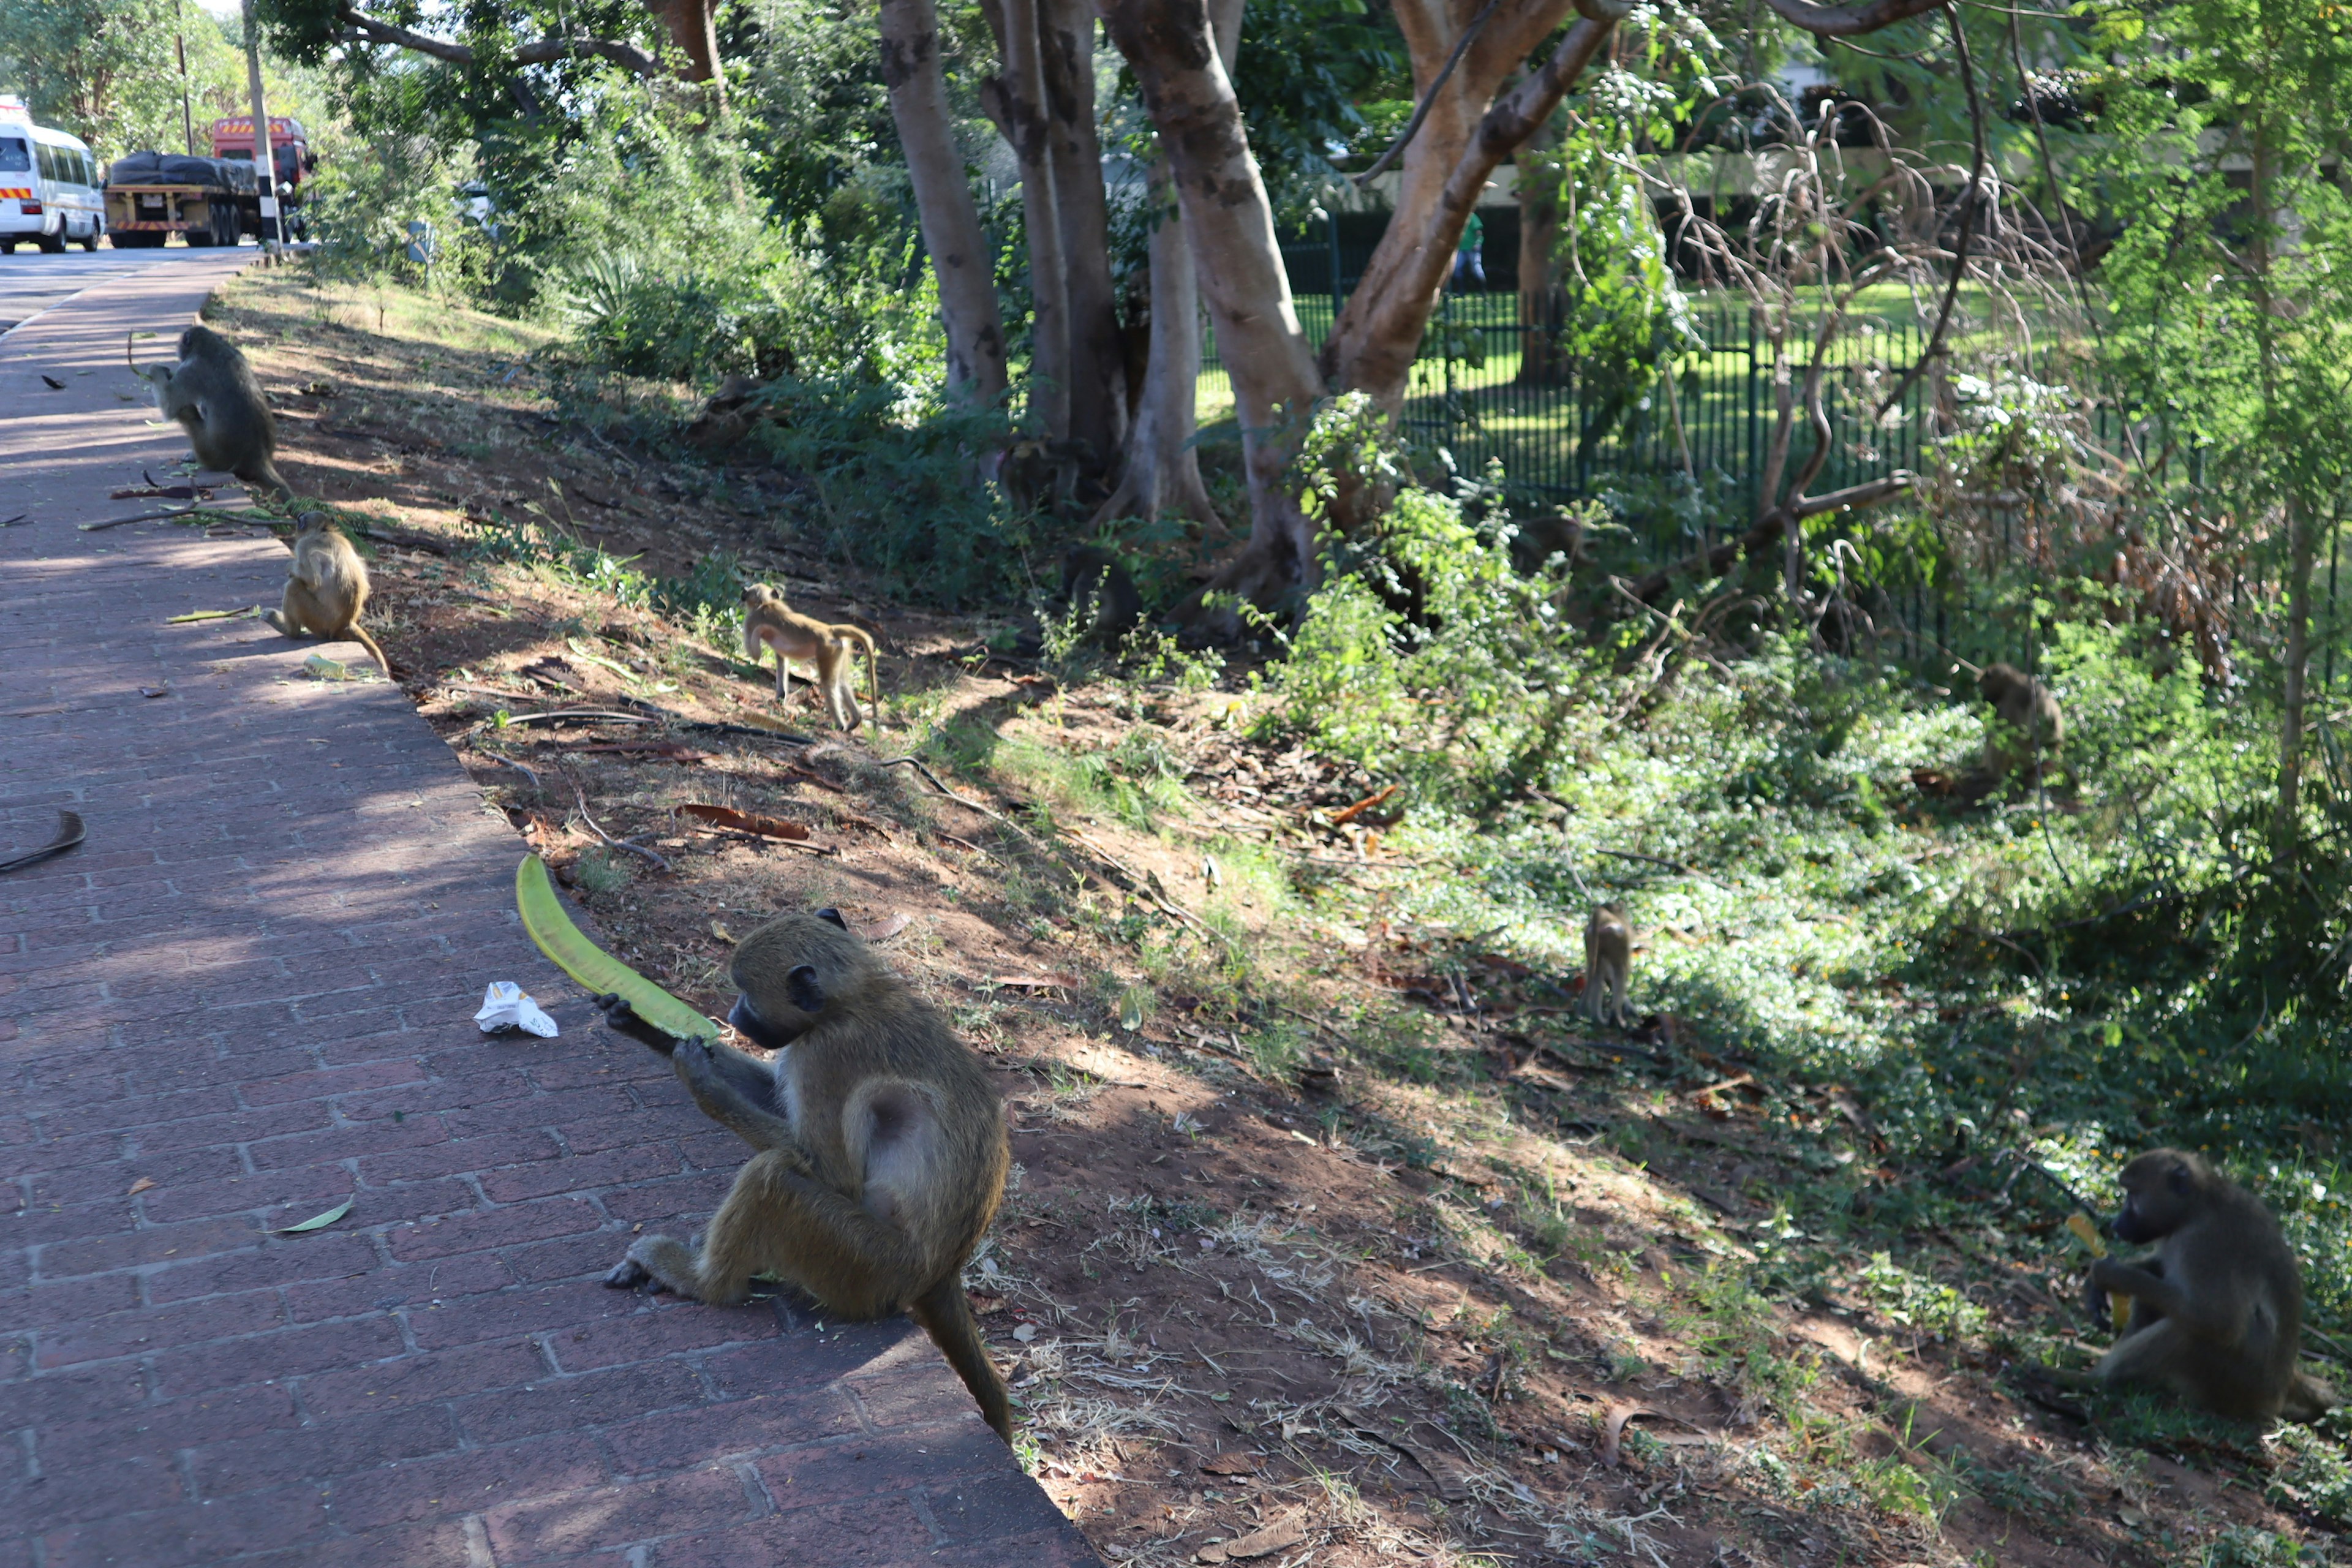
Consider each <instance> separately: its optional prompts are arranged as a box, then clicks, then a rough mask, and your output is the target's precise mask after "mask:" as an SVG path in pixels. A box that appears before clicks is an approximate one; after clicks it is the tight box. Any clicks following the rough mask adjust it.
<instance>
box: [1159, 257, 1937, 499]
mask: <svg viewBox="0 0 2352 1568" xmlns="http://www.w3.org/2000/svg"><path fill="white" fill-rule="evenodd" d="M1370 251H1371V247H1370V245H1369V244H1363V243H1357V244H1345V243H1342V240H1341V237H1340V231H1339V228H1338V226H1336V225H1334V226H1332V227H1331V228H1330V230H1329V231H1328V235H1327V236H1324V237H1317V238H1315V239H1312V240H1308V239H1303V238H1302V239H1299V240H1297V241H1296V242H1295V243H1293V244H1290V245H1286V246H1285V247H1283V259H1284V262H1285V263H1286V268H1287V269H1288V272H1289V275H1290V282H1291V292H1292V297H1293V300H1294V302H1295V304H1296V307H1297V311H1298V317H1299V323H1300V325H1301V326H1302V327H1303V328H1304V329H1305V330H1306V332H1307V339H1308V341H1309V342H1312V343H1314V344H1315V345H1317V346H1318V347H1320V346H1321V344H1322V343H1323V342H1324V341H1325V340H1326V339H1327V338H1328V337H1329V336H1330V332H1331V327H1332V322H1333V321H1335V320H1336V318H1337V317H1338V314H1339V309H1340V307H1341V305H1342V304H1344V303H1345V301H1346V299H1347V295H1348V293H1349V290H1350V289H1352V288H1353V287H1354V285H1355V282H1356V280H1357V279H1358V277H1360V274H1361V270H1362V268H1363V265H1364V263H1365V261H1366V260H1368V259H1369V258H1370ZM1498 270H1499V269H1498ZM1562 325H1563V323H1562V322H1560V321H1532V322H1531V321H1522V320H1521V319H1520V306H1519V297H1518V295H1517V293H1516V291H1511V290H1507V289H1482V288H1478V287H1476V286H1475V285H1474V286H1471V287H1467V288H1449V289H1448V290H1447V292H1446V294H1445V296H1444V300H1442V301H1441V303H1440V305H1439V308H1438V310H1437V312H1436V314H1435V315H1434V316H1433V318H1432V320H1431V321H1430V327H1429V331H1428V334H1427V336H1426V337H1425V338H1424V340H1423V349H1422V358H1421V359H1420V361H1419V362H1418V363H1415V364H1414V366H1413V368H1412V379H1411V382H1410V384H1409V389H1408V392H1407V395H1406V401H1405V405H1404V412H1403V424H1404V428H1405V432H1406V434H1407V436H1408V437H1409V438H1410V439H1412V441H1414V442H1415V443H1416V444H1417V445H1420V446H1422V447H1424V448H1427V449H1430V450H1432V451H1434V452H1438V453H1443V454H1444V455H1445V456H1446V458H1449V459H1450V460H1451V462H1452V463H1453V465H1454V468H1455V469H1456V471H1458V472H1461V473H1464V474H1467V475H1474V476H1475V475H1481V474H1483V473H1484V472H1485V470H1486V468H1487V466H1488V465H1489V464H1490V463H1499V464H1500V465H1501V467H1502V470H1503V474H1504V479H1505V484H1506V486H1507V492H1508V493H1509V494H1510V496H1511V498H1512V500H1513V501H1514V503H1515V504H1524V505H1529V506H1541V505H1543V504H1545V503H1547V502H1549V501H1555V500H1570V499H1575V498H1580V497H1588V496H1594V495H1599V494H1601V492H1603V491H1605V490H1610V489H1625V488H1626V487H1628V486H1629V485H1634V484H1640V483H1643V482H1652V483H1655V484H1656V485H1657V486H1658V488H1659V489H1660V490H1661V492H1662V493H1664V492H1669V491H1671V490H1672V489H1673V488H1674V487H1673V485H1672V482H1671V481H1673V480H1675V479H1681V480H1682V481H1684V483H1685V485H1686V486H1688V487H1691V488H1694V489H1697V490H1699V491H1701V492H1702V493H1704V494H1705V495H1706V496H1707V497H1708V498H1709V500H1711V501H1712V502H1713V503H1714V504H1712V505H1709V506H1707V507H1706V508H1703V509H1695V510H1701V511H1704V512H1705V513H1707V514H1711V515H1714V516H1716V517H1717V518H1720V517H1721V515H1722V514H1723V513H1725V512H1726V511H1729V512H1732V513H1736V514H1739V515H1744V516H1753V515H1754V513H1755V511H1756V510H1757V504H1758V500H1759V496H1758V488H1759V485H1760V483H1761V479H1762V474H1763V470H1764V467H1765V463H1766V460H1767V455H1768V453H1769V447H1770V442H1771V438H1772V430H1773V426H1774V422H1775V420H1776V418H1777V405H1776V399H1775V395H1774V386H1773V382H1772V360H1771V351H1770V347H1769V343H1766V342H1762V341H1760V339H1759V332H1758V327H1757V322H1756V320H1755V317H1754V316H1753V315H1752V314H1751V313H1750V312H1749V311H1748V309H1747V308H1746V306H1745V303H1744V302H1737V301H1735V302H1729V303H1726V302H1721V301H1706V302H1702V303H1700V304H1699V306H1698V307H1697V309H1696V311H1695V312H1694V316H1693V325H1694V326H1695V327H1696V330H1697V332H1698V335H1699V338H1700V341H1701V343H1702V345H1703V346H1701V347H1699V348H1696V349H1692V350H1688V351H1682V352H1676V353H1673V354H1671V355H1669V356H1668V357H1667V358H1666V360H1665V361H1664V363H1662V364H1660V365H1657V366H1654V367H1648V368H1646V369H1645V370H1644V371H1643V372H1642V373H1640V374H1639V376H1638V380H1637V382H1636V383H1635V384H1629V383H1628V381H1627V379H1626V377H1625V376H1624V375H1623V374H1619V373H1618V372H1617V371H1615V370H1614V369H1613V368H1612V367H1603V366H1595V365H1588V364H1584V363H1578V362H1577V361H1576V360H1575V359H1574V358H1573V357H1571V356H1570V355H1569V354H1567V353H1564V352H1563V347H1562V331H1561V328H1562ZM1922 338H1923V334H1922V333H1921V331H1919V329H1918V327H1917V325H1916V323H1915V322H1912V321H1907V320H1906V321H1874V320H1868V319H1860V320H1857V321H1854V322H1853V324H1852V325H1851V327H1850V328H1849V330H1848V331H1846V332H1845V333H1844V334H1843V335H1842V337H1841V338H1840V340H1839V342H1837V344H1836V345H1835V346H1834V347H1833V349H1832V353H1833V355H1834V356H1835V357H1834V359H1833V360H1832V363H1831V366H1830V372H1829V386H1828V390H1827V395H1826V397H1825V406H1826V407H1827V409H1828V410H1829V412H1830V415H1831V422H1832V429H1833V432H1834V435H1833V438H1832V447H1831V454H1830V458H1829V461H1828V463H1827V465H1826V466H1825V468H1823V470H1822V474H1821V476H1820V477H1819V478H1818V479H1815V480H1814V481H1813V483H1812V485H1811V487H1810V488H1811V489H1812V490H1813V491H1814V492H1815V493H1817V494H1818V493H1820V492H1822V491H1824V490H1829V489H1837V488H1840V487H1842V486H1844V485H1851V484H1858V483H1861V482H1863V481H1864V480H1866V479H1875V478H1879V477H1881V476H1884V475H1885V474H1887V473H1889V472H1892V471H1893V470H1894V469H1895V468H1916V466H1917V464H1918V457H1919V426H1920V421H1919V418H1918V413H1919V410H1920V408H1921V406H1922V405H1923V402H1924V398H1925V395H1926V389H1925V387H1924V386H1923V385H1920V384H1915V385H1914V386H1913V387H1912V389H1911V390H1910V392H1909V393H1908V394H1907V395H1906V399H1905V406H1904V407H1903V408H1902V409H1900V410H1898V411H1896V413H1895V414H1894V415H1893V416H1890V418H1889V419H1888V420H1887V421H1885V422H1884V423H1883V424H1881V425H1879V426H1871V425H1870V424H1869V421H1868V419H1867V417H1866V416H1867V414H1868V412H1869V409H1868V408H1867V407H1866V406H1865V396H1866V394H1867V392H1868V391H1869V390H1870V389H1872V388H1873V387H1874V386H1877V385H1882V384H1883V385H1885V386H1891V385H1892V384H1893V383H1894V380H1895V377H1897V376H1899V375H1900V374H1902V372H1903V371H1904V370H1905V369H1906V367H1907V366H1908V365H1909V364H1910V363H1911V362H1912V359H1913V358H1914V357H1915V356H1916V354H1917V353H1918V352H1919V348H1920V346H1921V342H1922ZM1805 373H1806V365H1805V363H1804V362H1803V361H1802V360H1801V359H1800V360H1798V361H1797V362H1796V363H1793V364H1792V365H1791V367H1790V375H1791V377H1792V380H1793V383H1794V384H1795V386H1796V387H1797V388H1801V385H1802V383H1803V378H1804V376H1805ZM1232 400H1233V389H1232V384H1231V382H1230V381H1229V380H1228V379H1227V377H1226V375H1225V373H1224V370H1223V365H1222V364H1221V363H1219V361H1218V359H1217V355H1216V344H1215V338H1214V334H1213V333H1212V334H1211V335H1210V337H1209V340H1208V342H1206V343H1205V344H1204V349H1203V354H1202V379H1201V406H1202V416H1203V418H1204V419H1206V418H1211V417H1222V416H1224V415H1226V414H1228V413H1230V411H1231V408H1232ZM1870 401H1874V399H1872V400H1870ZM1811 440H1812V438H1811V434H1810V432H1809V431H1807V430H1805V429H1804V428H1802V427H1800V428H1799V429H1798V430H1797V432H1796V433H1795V436H1794V439H1793V441H1792V443H1791V450H1790V464H1791V465H1792V466H1793V465H1794V464H1796V463H1799V462H1801V461H1802V460H1803V458H1804V457H1805V454H1806V453H1807V452H1808V451H1810V449H1811ZM1673 510H1684V509H1673ZM1660 521H1662V522H1664V521H1667V519H1666V518H1665V517H1664V515H1663V513H1662V514H1661V519H1660ZM1685 526H1686V525H1684V524H1681V523H1680V522H1679V521H1676V522H1675V529H1676V531H1681V530H1682V529H1683V528H1685ZM1660 542H1661V543H1664V542H1666V541H1664V540H1661V541H1660Z"/></svg>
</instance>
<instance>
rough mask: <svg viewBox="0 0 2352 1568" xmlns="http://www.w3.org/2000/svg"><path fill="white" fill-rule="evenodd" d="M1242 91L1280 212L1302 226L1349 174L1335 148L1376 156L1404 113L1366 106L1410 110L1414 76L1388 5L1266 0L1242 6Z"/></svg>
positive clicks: (1254, 148) (1237, 83) (1282, 219)
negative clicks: (1335, 160)
mask: <svg viewBox="0 0 2352 1568" xmlns="http://www.w3.org/2000/svg"><path fill="white" fill-rule="evenodd" d="M1234 94H1235V96H1237V97H1238V98H1239V99H1240V100H1241V103H1242V115H1243V118H1244V121H1246V122H1247V123H1248V126H1249V141H1250V152H1251V153H1252V154H1253V155H1254V156H1255V158H1256V160H1257V162H1258V164H1259V166H1260V168H1261V169H1262V170H1263V171H1264V173H1265V183H1266V194H1267V195H1268V196H1269V197H1270V198H1271V199H1272V200H1273V203H1274V209H1275V221H1276V224H1277V225H1279V226H1282V227H1284V228H1296V227H1297V226H1300V225H1301V224H1303V223H1305V222H1306V221H1307V219H1308V218H1309V216H1313V215H1314V212H1315V209H1316V207H1317V205H1318V203H1321V204H1330V203H1332V202H1333V201H1334V198H1335V196H1336V194H1337V192H1338V191H1339V186H1340V183H1341V181H1342V180H1343V179H1344V178H1345V176H1344V175H1342V174H1340V173H1339V170H1338V169H1337V168H1336V167H1334V166H1333V164H1332V162H1331V159H1332V156H1333V149H1334V148H1345V149H1348V150H1349V151H1351V152H1359V153H1366V154H1367V155H1368V156H1371V157H1377V156H1378V155H1379V153H1380V152H1381V150H1382V149H1383V148H1385V146H1386V145H1387V134H1386V133H1392V132H1394V131H1397V130H1401V129H1402V125H1401V124H1399V123H1398V121H1399V120H1400V119H1401V116H1400V115H1397V114H1393V113H1391V114H1382V113H1381V112H1380V110H1378V109H1377V108H1375V109H1374V110H1373V111H1372V115H1371V117H1370V118H1368V117H1367V115H1366V112H1365V110H1366V108H1367V106H1370V105H1376V104H1379V103H1381V102H1382V101H1383V100H1403V102H1402V103H1401V104H1400V105H1399V107H1400V108H1401V109H1402V110H1403V112H1404V113H1408V114H1409V113H1410V112H1411V99H1412V76H1411V73H1410V70H1409V68H1408V61H1407V58H1406V56H1405V50H1404V38H1403V37H1402V35H1401V34H1400V33H1398V31H1397V26H1396V19H1395V16H1393V14H1392V13H1391V11H1390V9H1389V8H1388V7H1387V6H1386V5H1366V4H1365V3H1364V0H1259V3H1258V4H1255V5H1251V6H1249V7H1248V8H1247V9H1246V10H1244V12H1243V13H1242V38H1241V50H1240V53H1239V54H1238V55H1236V56H1235V57H1234Z"/></svg>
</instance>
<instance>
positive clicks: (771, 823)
mask: <svg viewBox="0 0 2352 1568" xmlns="http://www.w3.org/2000/svg"><path fill="white" fill-rule="evenodd" d="M673 809H674V810H675V811H676V812H677V814H678V815H679V816H690V817H693V818H694V819H695V820H696V821H698V822H708V823H710V824H712V825H713V826H719V827H731V828H733V829H734V830H735V831H736V832H738V833H749V834H751V835H753V836H754V837H760V838H789V839H793V840H795V841H797V840H799V839H803V838H806V837H808V836H809V830H808V829H807V828H806V827H805V826H803V825H802V824H800V823H797V822H793V821H789V820H787V819H786V818H784V817H781V816H760V815H759V814H758V813H756V812H750V811H738V810H736V809H735V808H734V807H733V806H731V805H705V804H704V803H703V802H701V801H688V803H687V804H686V805H680V806H676V807H674V808H673Z"/></svg>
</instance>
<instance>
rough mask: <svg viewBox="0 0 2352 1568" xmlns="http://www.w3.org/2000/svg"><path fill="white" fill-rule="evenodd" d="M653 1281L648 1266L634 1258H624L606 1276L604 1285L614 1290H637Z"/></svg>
mask: <svg viewBox="0 0 2352 1568" xmlns="http://www.w3.org/2000/svg"><path fill="white" fill-rule="evenodd" d="M651 1279H653V1276H652V1275H651V1274H648V1273H647V1272H646V1266H645V1265H644V1264H642V1263H640V1262H638V1261H637V1260H636V1259H635V1258H622V1259H621V1261H619V1262H618V1263H615V1264H614V1265H613V1267H612V1268H611V1269H609V1270H608V1271H607V1272H606V1273H605V1275H604V1285H605V1288H606V1289H613V1290H635V1289H639V1288H640V1287H642V1286H644V1285H646V1283H647V1282H649V1281H650V1280H651Z"/></svg>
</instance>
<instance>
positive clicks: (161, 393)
mask: <svg viewBox="0 0 2352 1568" xmlns="http://www.w3.org/2000/svg"><path fill="white" fill-rule="evenodd" d="M122 354H123V357H124V358H125V359H130V360H131V370H132V372H133V373H134V374H138V375H139V376H141V377H142V378H144V379H145V380H146V381H147V382H148V383H149V384H152V386H153V387H154V388H155V406H156V407H158V408H160V409H161V410H163V416H164V417H165V418H166V419H176V420H178V421H179V422H180V424H181V426H183V427H184V429H185V430H186V431H187V432H188V445H189V446H190V447H194V449H195V454H196V461H197V462H198V463H200V464H201V465H203V466H204V467H205V468H211V469H214V470H215V471H217V472H220V473H225V474H233V475H235V476H236V478H237V479H242V480H243V481H244V482H245V483H247V484H248V485H254V486H257V487H266V488H268V489H271V490H274V491H276V492H277V494H278V497H279V499H281V500H283V499H285V498H288V497H290V496H291V495H293V493H294V489H293V487H292V486H290V485H289V484H288V483H287V482H286V480H285V479H284V478H283V477H282V476H280V475H279V473H278V465H277V463H276V462H275V461H274V459H275V458H276V457H277V454H278V417H277V416H275V415H273V414H272V413H270V411H269V403H268V399H266V398H265V397H263V396H262V395H261V384H260V383H259V382H258V381H256V380H255V379H254V377H253V367H252V366H251V365H249V364H247V363H245V355H243V354H242V353H238V352H237V347H236V344H235V343H233V342H229V341H228V340H227V339H226V338H225V337H223V336H221V335H220V334H219V333H218V332H216V331H213V330H212V329H211V328H210V327H207V326H203V325H201V324H200V325H197V326H193V327H190V328H189V329H188V330H187V331H184V332H182V333H181V334H180V359H179V363H176V364H168V365H166V364H150V365H142V364H140V363H138V361H137V360H135V359H131V340H130V339H129V338H125V339H123V341H122Z"/></svg>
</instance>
